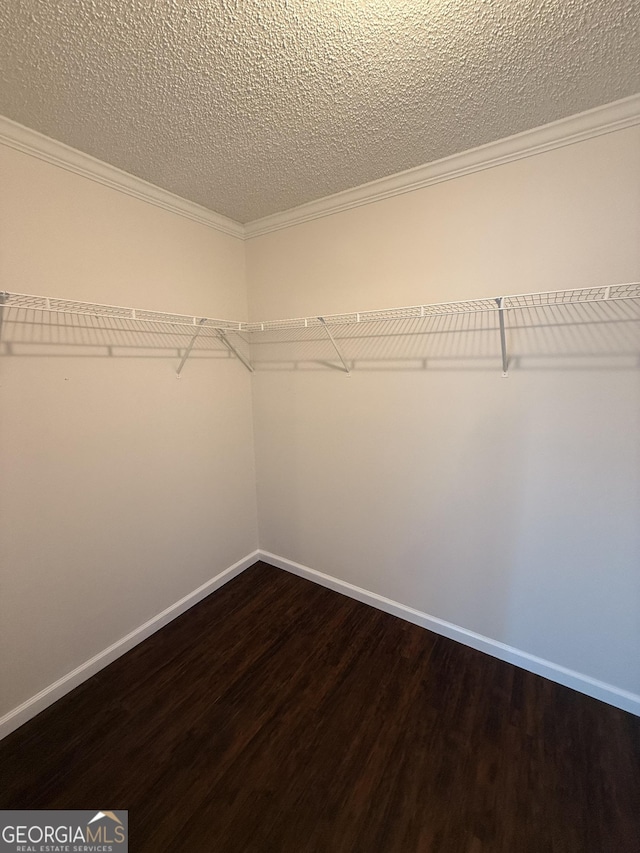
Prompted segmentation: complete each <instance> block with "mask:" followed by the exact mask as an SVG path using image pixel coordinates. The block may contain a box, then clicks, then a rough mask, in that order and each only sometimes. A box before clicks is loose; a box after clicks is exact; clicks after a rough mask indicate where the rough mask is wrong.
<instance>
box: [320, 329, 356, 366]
mask: <svg viewBox="0 0 640 853" xmlns="http://www.w3.org/2000/svg"><path fill="white" fill-rule="evenodd" d="M318 320H320V322H321V323H322V325H323V326H324V330H325V332H326V333H327V335H328V336H329V340H330V341H331V343H332V344H333V348H334V349H335V351H336V352H337V353H338V358H339V359H340V361H341V362H342V366H343V368H344V372H345V373H346V374H347V376H351V371H350V370H349V368H348V367H347V362H346V361H345V360H344V358H343V356H342V353H341V352H340V348H339V346H338V344H337V343H336V341H335V338H334V337H333V335H332V334H331V332H330V331H329V327H328V326H327V323H326V320H325V319H324V317H318Z"/></svg>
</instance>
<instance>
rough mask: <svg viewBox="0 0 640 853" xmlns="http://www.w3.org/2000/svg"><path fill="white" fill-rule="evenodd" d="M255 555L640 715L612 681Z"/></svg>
mask: <svg viewBox="0 0 640 853" xmlns="http://www.w3.org/2000/svg"><path fill="white" fill-rule="evenodd" d="M258 554H259V558H260V559H261V560H264V562H265V563H270V564H271V565H272V566H275V567H276V568H278V569H284V570H285V571H287V572H291V573H292V574H294V575H298V576H299V577H302V578H306V579H307V580H310V581H313V582H314V583H317V584H320V585H321V586H325V587H327V588H328V589H332V590H334V591H335V592H339V593H342V595H346V596H348V597H349V598H354V599H356V601H361V602H363V603H364V604H369V605H370V606H371V607H376V608H377V609H378V610H383V611H384V612H385V613H390V614H391V615H393V616H399V617H400V619H405V620H406V621H407V622H412V623H413V624H414V625H419V626H420V627H421V628H427V629H428V630H429V631H433V632H434V633H436V634H441V635H442V636H443V637H448V638H449V639H450V640H456V641H457V642H459V643H462V644H463V645H465V646H470V647H471V648H472V649H477V650H478V651H480V652H484V653H485V654H488V655H491V656H492V657H495V658H498V659H499V660H503V661H506V662H507V663H512V664H514V665H515V666H519V667H521V668H522V669H526V670H527V671H528V672H533V673H535V674H536V675H541V676H543V678H548V679H549V680H550V681H555V682H556V683H558V684H562V685H564V686H565V687H571V688H572V689H573V690H577V691H578V692H580V693H585V694H586V695H587V696H592V697H593V698H594V699H600V701H602V702H606V703H607V704H609V705H613V706H615V707H616V708H622V710H623V711H629V712H630V713H631V714H635V715H636V716H640V696H639V695H637V694H635V693H630V692H629V691H628V690H622V689H620V688H619V687H615V686H614V685H612V684H607V683H606V682H604V681H598V680H597V679H596V678H591V676H589V675H583V674H582V673H580V672H575V671H574V670H572V669H567V668H566V667H564V666H560V665H559V664H556V663H552V662H551V661H548V660H544V658H539V657H537V656H536V655H530V654H529V653H528V652H523V651H520V649H515V648H513V646H507V645H506V644H505V643H501V642H499V641H498V640H492V639H491V638H489V637H484V636H483V635H482V634H476V633H475V631H469V630H467V629H466V628H461V627H460V626H459V625H454V624H452V623H451V622H445V621H444V620H443V619H438V618H437V617H436V616H429V614H428V613H423V612H422V611H420V610H415V609H414V608H413V607H407V606H406V605H405V604H400V603H399V602H397V601H392V600H391V599H390V598H385V597H384V596H382V595H377V593H375V592H369V591H368V590H366V589H362V588H361V587H359V586H354V585H353V584H350V583H347V582H346V581H342V580H339V579H338V578H334V577H331V575H325V574H323V573H322V572H318V571H316V570H315V569H310V568H309V567H308V566H302V565H301V564H300V563H295V562H293V560H286V559H284V558H283V557H278V556H277V555H276V554H271V553H270V552H269V551H262V550H260V551H259V552H258Z"/></svg>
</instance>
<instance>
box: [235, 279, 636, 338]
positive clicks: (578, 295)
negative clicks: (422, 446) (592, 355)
mask: <svg viewBox="0 0 640 853" xmlns="http://www.w3.org/2000/svg"><path fill="white" fill-rule="evenodd" d="M638 298H640V282H637V281H633V282H625V283H623V284H613V285H606V286H602V287H581V288H577V289H573V290H553V291H546V292H541V293H521V294H516V295H514V296H503V297H500V298H495V299H468V300H464V301H461V302H439V303H434V304H430V305H411V306H407V307H404V308H389V309H386V310H379V311H359V312H353V313H350V314H324V315H322V316H319V317H296V318H293V319H288V320H267V321H265V322H262V323H243V324H242V328H243V329H244V331H247V332H271V331H276V330H278V329H304V328H312V327H314V326H322V325H327V326H344V325H354V324H357V323H378V322H384V321H392V320H407V319H420V318H424V317H436V316H444V315H446V314H470V313H476V312H479V311H500V310H505V311H506V310H509V309H511V308H540V307H545V306H551V305H573V304H577V303H580V302H604V301H608V300H619V299H638Z"/></svg>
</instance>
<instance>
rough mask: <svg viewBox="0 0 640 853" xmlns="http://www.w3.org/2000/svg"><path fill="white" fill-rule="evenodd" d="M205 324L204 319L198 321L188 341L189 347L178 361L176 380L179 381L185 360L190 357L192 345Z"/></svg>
mask: <svg viewBox="0 0 640 853" xmlns="http://www.w3.org/2000/svg"><path fill="white" fill-rule="evenodd" d="M205 322H206V317H205V318H203V319H201V320H198V328H197V329H196V330H195V332H194V333H193V335H192V337H191V340H190V341H189V345H188V347H187V348H186V350H185V351H184V355H183V356H182V360H181V361H180V364H179V365H178V369H177V370H176V376H177V377H178V379H180V374H181V372H182V368H183V367H184V365H185V362H186V360H187V359H188V358H189V356H190V355H191V350H192V349H193V345H194V344H195V342H196V338H197V337H198V335H199V334H200V332H201V331H202V326H203V325H204V323H205Z"/></svg>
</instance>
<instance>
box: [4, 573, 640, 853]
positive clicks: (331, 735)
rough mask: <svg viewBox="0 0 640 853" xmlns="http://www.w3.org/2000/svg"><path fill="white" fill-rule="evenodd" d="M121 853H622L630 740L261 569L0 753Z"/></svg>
mask: <svg viewBox="0 0 640 853" xmlns="http://www.w3.org/2000/svg"><path fill="white" fill-rule="evenodd" d="M0 772H1V773H2V777H3V779H2V786H1V789H0V808H21V809H26V808H75V809H79V808H83V809H88V808H94V809H99V808H100V809H105V808H109V809H128V810H129V826H130V834H131V842H130V849H131V850H132V851H135V853H147V851H149V853H152V851H153V853H163V851H203V853H265V851H274V853H305V851H308V853H351V851H357V853H412V851H420V852H421V853H422V851H424V852H425V853H426V851H429V853H431V851H433V853H436V851H442V853H486V851H491V853H545V851H550V853H551V851H553V853H556V852H557V853H560V851H562V853H609V851H610V853H639V851H640V719H638V718H635V717H633V716H631V715H629V714H626V713H624V712H623V711H619V710H617V709H614V708H611V707H609V706H607V705H604V704H602V703H600V702H597V701H595V700H593V699H589V698H586V697H584V696H582V695H580V694H578V693H575V692H573V691H571V690H568V689H566V688H563V687H560V686H558V685H556V684H553V683H551V682H549V681H545V680H544V679H542V678H539V677H537V676H534V675H531V674H529V673H526V672H524V671H522V670H520V669H517V668H515V667H513V666H510V665H509V664H506V663H501V662H499V661H497V660H494V659H493V658H491V657H488V656H486V655H483V654H481V653H480V652H476V651H473V650H471V649H468V648H466V647H464V646H461V645H458V644H457V643H454V642H452V641H450V640H446V639H444V638H442V637H439V636H437V635H435V634H432V633H430V632H428V631H425V630H423V629H421V628H418V627H416V626H414V625H410V624H408V623H406V622H403V621H402V620H400V619H396V618H394V617H393V616H388V615H386V614H384V613H381V612H379V611H377V610H374V609H372V608H370V607H367V606H366V605H363V604H359V603H357V602H354V601H352V600H350V599H348V598H345V597H343V596H341V595H338V594H337V593H334V592H330V591H329V590H326V589H323V588H322V587H319V586H316V585H314V584H312V583H309V582H307V581H305V580H301V579H300V578H297V577H294V576H292V575H289V574H287V573H285V572H281V571H279V570H278V569H274V568H272V567H270V566H266V565H264V564H262V563H259V564H257V565H256V566H254V567H252V568H251V569H249V570H247V571H246V572H244V573H243V574H242V575H241V576H240V577H238V578H236V579H235V580H233V581H232V582H231V583H229V584H228V585H227V586H225V587H223V588H222V589H220V590H218V591H217V592H215V593H213V595H211V596H209V598H207V599H205V600H204V601H203V602H202V603H200V604H199V605H197V606H196V607H194V608H192V609H191V610H189V611H188V612H187V613H186V614H184V615H183V616H182V617H180V618H178V619H176V620H175V621H174V622H172V623H171V624H170V625H168V626H167V627H166V628H164V629H163V630H162V631H160V632H159V633H157V634H155V635H154V636H153V637H151V638H150V639H148V640H147V641H146V642H144V643H142V644H141V645H140V646H138V647H136V648H135V649H134V650H132V651H131V652H129V653H128V654H127V655H125V656H124V657H122V658H120V659H119V660H118V661H116V662H115V663H113V664H112V665H111V666H109V667H108V668H107V669H105V670H103V671H102V672H100V673H99V674H98V675H96V676H95V677H94V678H92V679H91V680H90V681H87V682H86V683H85V684H83V685H81V686H80V687H78V688H77V689H76V690H74V691H73V692H72V693H70V694H69V695H68V696H66V697H65V698H64V699H62V700H60V701H59V702H58V703H57V704H56V705H55V706H54V707H52V708H49V709H47V710H46V711H44V712H43V713H41V714H40V715H39V716H38V717H37V718H35V719H34V720H32V721H30V722H29V723H27V724H26V725H25V726H23V727H22V728H21V729H19V730H18V731H16V732H14V733H13V734H12V735H10V736H9V737H8V738H6V739H5V740H4V741H2V742H0Z"/></svg>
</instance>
